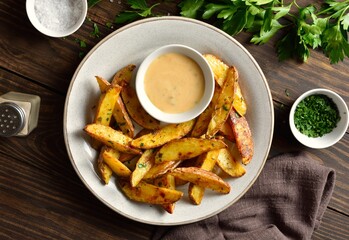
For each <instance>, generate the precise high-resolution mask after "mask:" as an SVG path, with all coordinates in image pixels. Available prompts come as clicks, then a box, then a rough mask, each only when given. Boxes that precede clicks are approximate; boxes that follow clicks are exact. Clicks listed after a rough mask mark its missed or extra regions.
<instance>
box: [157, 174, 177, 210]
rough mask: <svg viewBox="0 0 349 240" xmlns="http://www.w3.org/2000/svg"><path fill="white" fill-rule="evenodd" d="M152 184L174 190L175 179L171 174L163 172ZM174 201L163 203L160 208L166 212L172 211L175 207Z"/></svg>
mask: <svg viewBox="0 0 349 240" xmlns="http://www.w3.org/2000/svg"><path fill="white" fill-rule="evenodd" d="M154 184H155V185H156V186H158V187H165V188H168V189H172V190H176V181H175V178H174V177H173V176H172V175H171V174H165V175H163V176H161V177H159V178H157V179H155V180H154ZM175 205H176V204H175V203H169V204H163V205H162V208H163V209H165V211H166V212H168V213H171V214H172V213H173V212H174V208H175Z"/></svg>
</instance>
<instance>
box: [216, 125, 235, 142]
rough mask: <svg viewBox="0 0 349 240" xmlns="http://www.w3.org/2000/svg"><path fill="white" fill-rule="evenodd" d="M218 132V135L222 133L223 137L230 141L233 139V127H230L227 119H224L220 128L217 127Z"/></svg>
mask: <svg viewBox="0 0 349 240" xmlns="http://www.w3.org/2000/svg"><path fill="white" fill-rule="evenodd" d="M218 133H219V135H222V136H223V137H225V138H226V139H227V140H229V141H231V142H234V141H235V136H234V132H233V129H232V128H231V126H230V124H229V122H228V121H225V123H224V124H223V126H222V127H221V129H219V131H218Z"/></svg>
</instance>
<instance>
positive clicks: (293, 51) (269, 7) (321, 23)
mask: <svg viewBox="0 0 349 240" xmlns="http://www.w3.org/2000/svg"><path fill="white" fill-rule="evenodd" d="M324 2H325V4H323V7H322V8H321V9H320V10H317V9H316V8H315V6H314V5H309V6H306V7H300V6H299V5H298V4H297V1H296V0H294V1H292V2H291V3H290V4H286V3H284V1H280V0H231V1H210V0H195V1H194V0H184V1H182V2H181V4H180V7H181V10H182V11H181V12H180V14H181V15H182V16H185V17H191V18H198V19H202V20H210V21H211V22H212V23H213V24H214V25H216V26H217V27H219V28H221V29H222V30H224V31H226V32H227V33H229V34H231V35H237V34H238V33H240V32H241V31H247V32H250V33H252V34H253V36H252V38H251V42H252V43H254V44H257V45H259V44H264V43H266V42H268V41H269V40H270V39H271V38H273V37H274V36H275V34H276V33H277V32H278V31H279V30H281V29H284V30H285V33H286V34H284V36H283V37H282V38H281V39H280V40H278V41H277V44H276V47H277V53H278V56H279V59H280V60H284V59H287V58H291V57H295V58H298V59H300V60H301V61H303V62H305V61H307V59H308V58H309V56H310V49H311V48H312V49H316V48H321V49H322V50H323V51H324V53H325V55H326V56H327V57H328V58H329V59H330V62H331V63H337V62H339V61H343V60H344V58H345V56H347V57H349V42H348V37H347V33H348V30H349V0H344V1H341V2H340V1H335V0H325V1H324ZM291 7H293V9H295V11H292V13H291V12H290V10H291Z"/></svg>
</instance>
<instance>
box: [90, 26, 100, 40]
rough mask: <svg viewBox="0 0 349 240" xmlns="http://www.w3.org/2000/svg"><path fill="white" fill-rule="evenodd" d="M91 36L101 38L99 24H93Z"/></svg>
mask: <svg viewBox="0 0 349 240" xmlns="http://www.w3.org/2000/svg"><path fill="white" fill-rule="evenodd" d="M91 36H94V37H96V38H99V28H98V25H97V23H93V31H92V32H91Z"/></svg>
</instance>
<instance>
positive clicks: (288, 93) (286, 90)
mask: <svg viewBox="0 0 349 240" xmlns="http://www.w3.org/2000/svg"><path fill="white" fill-rule="evenodd" d="M285 94H286V96H287V97H289V96H290V92H289V91H288V89H285Z"/></svg>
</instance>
